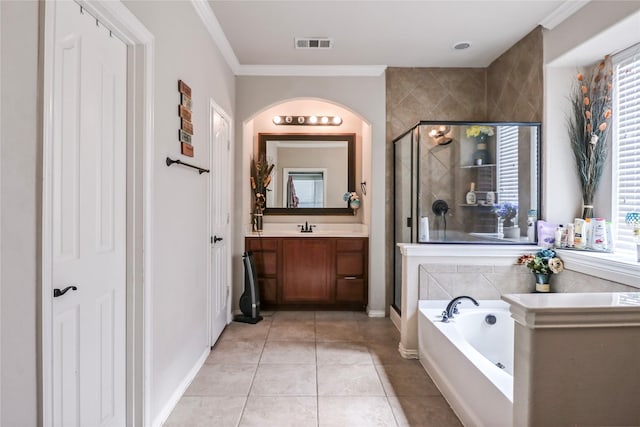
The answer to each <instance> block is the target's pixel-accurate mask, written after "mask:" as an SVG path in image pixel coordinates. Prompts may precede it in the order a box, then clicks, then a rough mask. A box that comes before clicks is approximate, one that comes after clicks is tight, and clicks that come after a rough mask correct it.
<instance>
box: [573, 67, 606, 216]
mask: <svg viewBox="0 0 640 427" xmlns="http://www.w3.org/2000/svg"><path fill="white" fill-rule="evenodd" d="M612 75H613V71H612V69H611V60H610V58H609V57H608V56H607V57H605V58H604V59H603V60H602V61H600V63H599V64H598V65H596V66H595V67H593V69H592V70H590V71H589V72H585V73H584V74H583V73H578V75H577V76H576V82H575V83H574V87H573V90H572V94H571V98H570V99H571V107H572V108H571V116H570V117H569V118H568V120H567V122H568V130H569V140H570V142H571V148H572V150H573V155H574V157H575V160H576V169H577V171H578V176H579V178H580V184H581V186H582V201H583V208H582V216H583V218H591V217H593V198H594V196H595V193H596V191H597V189H598V185H599V183H600V178H601V177H602V170H603V168H604V164H605V161H606V160H607V143H608V138H607V136H608V134H609V128H610V125H609V123H610V121H611V89H612V84H611V83H612V82H611V80H612Z"/></svg>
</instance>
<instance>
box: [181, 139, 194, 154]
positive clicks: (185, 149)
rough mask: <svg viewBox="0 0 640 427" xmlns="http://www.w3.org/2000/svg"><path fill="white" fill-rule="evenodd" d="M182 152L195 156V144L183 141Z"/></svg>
mask: <svg viewBox="0 0 640 427" xmlns="http://www.w3.org/2000/svg"><path fill="white" fill-rule="evenodd" d="M180 145H181V147H182V148H181V153H182V154H183V155H185V156H189V157H193V145H191V144H187V143H185V142H183V143H181V144H180Z"/></svg>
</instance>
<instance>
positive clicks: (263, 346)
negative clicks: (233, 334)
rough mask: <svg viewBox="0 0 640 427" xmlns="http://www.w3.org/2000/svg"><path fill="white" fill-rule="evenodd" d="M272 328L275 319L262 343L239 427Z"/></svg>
mask: <svg viewBox="0 0 640 427" xmlns="http://www.w3.org/2000/svg"><path fill="white" fill-rule="evenodd" d="M271 326H273V318H272V319H271V321H270V322H269V328H268V329H267V333H266V335H265V337H264V342H263V343H262V350H261V351H260V356H259V357H258V361H257V362H256V369H255V371H253V377H252V378H251V384H250V385H249V391H247V397H246V398H245V400H244V405H242V410H241V411H240V419H239V420H238V424H237V425H236V426H237V427H239V426H240V424H241V423H242V418H243V417H244V411H245V410H246V409H247V403H249V396H251V390H252V389H253V383H254V382H255V380H256V375H258V367H259V366H260V360H261V359H262V354H263V353H264V348H265V346H266V345H267V338H268V337H269V333H270V332H271Z"/></svg>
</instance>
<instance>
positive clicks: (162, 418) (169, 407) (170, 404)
mask: <svg viewBox="0 0 640 427" xmlns="http://www.w3.org/2000/svg"><path fill="white" fill-rule="evenodd" d="M210 352H211V349H210V348H209V346H207V348H206V349H205V351H204V352H203V353H202V355H201V356H200V357H199V358H198V360H197V361H196V363H195V364H194V365H193V367H192V368H191V369H190V370H189V372H187V375H186V376H185V377H184V379H183V380H182V381H181V382H180V384H179V385H178V387H177V388H176V390H175V391H174V392H173V394H172V395H171V397H170V398H169V400H168V401H167V403H166V404H165V405H164V407H163V408H162V410H161V411H160V413H159V414H158V416H157V417H156V418H155V419H154V420H153V423H151V425H152V426H153V427H161V426H162V425H163V424H164V423H165V422H166V421H167V418H169V415H171V412H173V410H174V409H175V407H176V405H177V404H178V402H179V401H180V398H181V397H182V395H183V394H184V392H185V391H187V388H188V387H189V385H190V384H191V382H192V381H193V379H194V378H195V377H196V375H197V374H198V371H200V368H202V365H204V362H205V361H206V360H207V357H208V356H209V353H210Z"/></svg>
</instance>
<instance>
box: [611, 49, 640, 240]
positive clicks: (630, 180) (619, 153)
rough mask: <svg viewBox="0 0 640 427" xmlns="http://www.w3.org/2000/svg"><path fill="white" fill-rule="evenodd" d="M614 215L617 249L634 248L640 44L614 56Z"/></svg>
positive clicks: (639, 175)
mask: <svg viewBox="0 0 640 427" xmlns="http://www.w3.org/2000/svg"><path fill="white" fill-rule="evenodd" d="M614 113H615V115H614V119H615V127H614V132H613V144H614V145H613V146H614V151H613V152H614V154H615V156H614V165H615V166H614V169H613V170H614V186H615V187H614V188H615V191H614V200H613V210H614V213H613V215H614V218H615V220H616V224H617V232H616V250H621V251H631V250H633V251H635V242H634V241H633V233H632V232H631V227H630V226H628V225H626V224H625V216H626V214H627V213H629V212H640V45H636V46H634V47H632V48H630V49H627V50H626V51H624V52H621V53H620V54H618V55H617V56H616V57H615V58H614Z"/></svg>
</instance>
